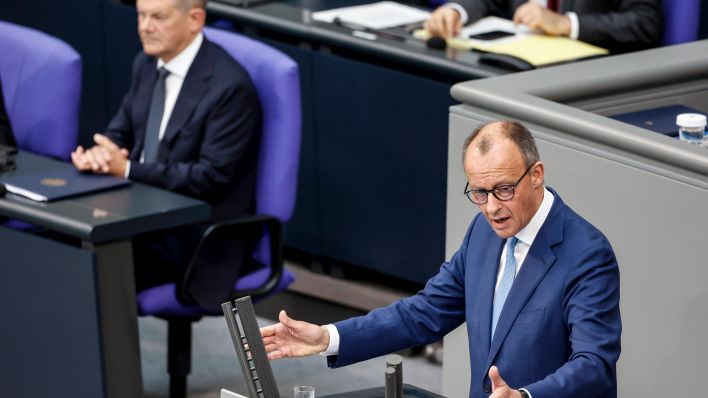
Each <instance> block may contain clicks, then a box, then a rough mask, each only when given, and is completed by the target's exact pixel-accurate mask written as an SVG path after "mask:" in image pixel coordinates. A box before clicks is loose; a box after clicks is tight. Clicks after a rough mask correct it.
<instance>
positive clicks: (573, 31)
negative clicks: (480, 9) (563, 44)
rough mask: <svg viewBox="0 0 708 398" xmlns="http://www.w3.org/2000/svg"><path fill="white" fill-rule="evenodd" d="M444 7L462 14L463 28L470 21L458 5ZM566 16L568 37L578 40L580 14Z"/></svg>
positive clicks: (542, 1)
mask: <svg viewBox="0 0 708 398" xmlns="http://www.w3.org/2000/svg"><path fill="white" fill-rule="evenodd" d="M536 2H537V3H539V4H540V5H542V6H544V7H548V1H547V0H536ZM442 7H450V8H452V9H454V10H455V11H457V12H458V13H459V14H460V21H461V22H462V25H463V26H464V25H465V24H466V23H467V21H468V20H469V19H470V18H469V15H467V11H465V8H464V7H462V6H461V5H459V4H457V3H447V4H444V5H443V6H442ZM565 16H566V17H568V19H569V20H570V34H568V37H569V38H571V39H573V40H578V35H579V34H580V23H579V22H578V14H576V13H574V12H571V11H568V12H566V13H565Z"/></svg>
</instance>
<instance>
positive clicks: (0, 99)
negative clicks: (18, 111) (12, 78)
mask: <svg viewBox="0 0 708 398" xmlns="http://www.w3.org/2000/svg"><path fill="white" fill-rule="evenodd" d="M0 144H3V145H8V146H15V136H14V135H13V134H12V125H10V119H9V118H8V117H7V110H6V109H5V97H4V95H3V93H2V82H0Z"/></svg>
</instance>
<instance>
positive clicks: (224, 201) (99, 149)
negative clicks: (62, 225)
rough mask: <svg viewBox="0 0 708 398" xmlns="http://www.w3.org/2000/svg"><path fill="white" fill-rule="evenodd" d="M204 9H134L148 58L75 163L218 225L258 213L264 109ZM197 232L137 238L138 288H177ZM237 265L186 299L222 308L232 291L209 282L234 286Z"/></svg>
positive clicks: (187, 5) (207, 272)
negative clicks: (204, 212)
mask: <svg viewBox="0 0 708 398" xmlns="http://www.w3.org/2000/svg"><path fill="white" fill-rule="evenodd" d="M205 7H206V0H138V1H137V3H136V8H137V12H138V33H139V34H140V40H141V42H142V45H143V52H142V53H140V54H138V55H137V56H136V58H135V60H134V62H133V73H132V81H131V85H130V89H129V91H128V93H127V94H126V95H125V98H124V99H123V103H122V105H121V107H120V109H119V110H118V113H117V114H116V116H115V117H114V118H113V120H112V121H111V123H110V124H109V126H108V128H107V130H106V131H105V133H104V134H96V135H95V136H94V141H95V144H96V145H95V146H93V147H92V148H90V149H84V148H82V147H81V146H79V147H77V149H76V151H74V152H73V153H72V160H73V163H74V165H75V166H76V167H77V168H78V169H79V170H83V171H91V172H94V173H99V174H102V173H105V174H112V175H115V176H118V177H125V178H129V179H131V180H133V181H138V182H141V183H145V184H149V185H153V186H157V187H160V188H164V189H167V190H170V191H174V192H178V193H182V194H185V195H189V196H192V197H195V198H199V199H202V200H205V201H207V202H209V203H210V204H212V206H213V219H215V220H221V219H226V218H230V217H236V216H242V215H244V214H248V213H249V212H251V211H252V210H253V205H254V198H253V196H254V190H255V177H256V165H257V157H258V147H259V142H260V134H259V132H260V124H261V109H260V102H259V99H258V95H257V94H256V90H255V88H254V86H253V83H252V82H251V80H250V78H249V76H248V74H247V72H246V71H245V70H244V69H243V68H242V67H241V65H239V64H238V63H237V62H236V61H235V60H234V59H233V58H232V57H231V56H229V55H228V54H227V53H226V52H225V51H224V50H223V49H222V48H221V47H219V46H217V45H216V44H213V43H211V42H210V41H209V40H207V39H206V38H205V37H204V35H203V34H202V27H203V26H204V21H205V18H206V10H205ZM201 230H202V227H189V228H182V229H180V230H170V231H166V232H158V233H154V234H150V235H148V236H141V237H138V238H136V239H134V241H133V243H134V252H135V256H134V257H135V265H136V266H135V271H136V278H137V282H138V289H139V290H142V289H145V288H147V287H150V286H154V285H157V284H162V283H166V282H172V281H180V280H181V279H182V277H183V275H182V273H183V272H184V267H185V266H186V264H187V261H189V259H190V254H191V251H192V249H193V248H194V247H195V246H196V243H197V242H198V240H199V236H200V233H201ZM244 244H245V243H244ZM238 246H239V245H235V246H233V247H231V248H230V249H231V251H230V258H232V259H233V260H235V261H236V260H237V259H241V258H244V256H245V255H246V253H247V252H248V249H247V248H246V247H245V246H244V247H238ZM235 261H234V263H235ZM222 263H223V262H222ZM234 263H232V264H229V265H227V264H224V266H223V267H217V266H215V265H210V267H209V268H208V269H206V268H205V269H203V270H200V269H197V270H195V271H194V273H193V274H191V275H190V278H191V280H192V283H191V284H190V288H191V289H192V291H191V292H188V294H187V295H183V296H182V297H181V298H182V299H184V300H187V301H188V300H194V301H196V302H197V303H199V304H200V305H202V306H204V307H207V308H210V307H214V308H219V304H220V301H221V298H222V297H225V296H226V292H218V291H215V290H214V289H213V288H212V287H211V286H210V283H209V282H210V281H211V280H213V278H221V279H224V278H226V279H229V280H232V281H235V280H236V278H237V271H238V269H237V267H234V266H233V264H234ZM202 271H203V272H202ZM224 286H226V284H225V285H224ZM187 296H191V297H187Z"/></svg>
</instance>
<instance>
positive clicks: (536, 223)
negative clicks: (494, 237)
mask: <svg viewBox="0 0 708 398" xmlns="http://www.w3.org/2000/svg"><path fill="white" fill-rule="evenodd" d="M553 200H554V197H553V194H552V193H551V191H549V190H548V188H546V187H543V200H542V201H541V206H539V207H538V210H536V214H534V216H533V218H531V221H529V223H528V224H527V225H526V226H525V227H524V228H523V229H522V230H521V231H519V232H518V233H517V234H516V238H517V239H518V240H520V241H521V242H524V243H525V244H527V245H529V246H531V244H532V243H533V241H534V239H536V235H538V231H540V230H541V227H542V226H543V223H544V222H545V221H546V218H548V214H549V213H550V212H551V207H552V206H553Z"/></svg>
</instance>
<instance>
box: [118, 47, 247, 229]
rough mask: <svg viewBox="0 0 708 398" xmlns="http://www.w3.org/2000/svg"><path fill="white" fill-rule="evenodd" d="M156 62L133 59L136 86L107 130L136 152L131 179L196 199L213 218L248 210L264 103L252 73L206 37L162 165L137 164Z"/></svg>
mask: <svg viewBox="0 0 708 398" xmlns="http://www.w3.org/2000/svg"><path fill="white" fill-rule="evenodd" d="M156 64H157V59H156V58H154V57H150V56H148V55H146V54H144V53H142V52H141V53H140V54H138V55H137V56H136V58H135V60H134V62H133V75H132V81H131V85H130V90H129V91H128V93H127V94H126V95H125V97H124V99H123V103H122V105H121V108H120V109H119V110H118V113H117V114H116V116H115V117H114V118H113V120H112V121H111V123H110V125H109V126H108V129H107V130H106V132H105V134H106V135H107V136H108V137H109V138H111V140H113V141H114V142H116V143H117V144H118V145H119V146H121V147H123V148H127V149H129V150H130V160H131V165H130V176H129V177H130V179H131V180H135V181H139V182H143V183H146V184H149V185H153V186H157V187H161V188H164V189H167V190H170V191H175V192H179V193H183V194H186V195H189V196H193V197H196V198H199V199H202V200H205V201H207V202H210V203H211V204H212V205H213V206H214V218H215V219H224V218H228V217H235V216H240V215H243V214H246V213H248V212H249V211H250V210H251V208H252V204H253V192H254V189H255V175H256V165H257V157H258V145H259V142H260V125H261V108H260V102H259V99H258V95H257V94H256V89H255V88H254V86H253V83H252V82H251V79H250V78H249V76H248V74H247V72H246V71H245V70H244V69H243V68H242V67H241V65H239V64H238V63H237V62H236V61H234V59H233V58H231V56H229V55H228V54H227V53H226V52H225V51H224V50H223V49H222V48H221V47H219V46H217V45H215V44H213V43H211V42H210V41H208V40H207V39H206V37H205V38H204V42H203V43H202V45H201V47H200V48H199V51H198V53H197V55H196V57H195V58H194V61H193V63H192V65H191V67H190V68H189V71H188V72H187V76H186V77H185V80H184V83H183V85H182V89H181V91H180V93H179V96H178V98H177V102H176V103H175V107H174V109H173V111H172V115H171V117H170V120H169V122H168V124H167V127H166V129H165V133H164V136H163V138H162V141H161V142H160V146H159V149H158V153H157V162H156V163H139V160H140V155H141V153H142V151H143V142H144V138H145V128H146V124H147V118H148V113H149V110H150V100H151V98H152V91H153V87H154V86H155V82H156V81H157V69H156Z"/></svg>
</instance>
